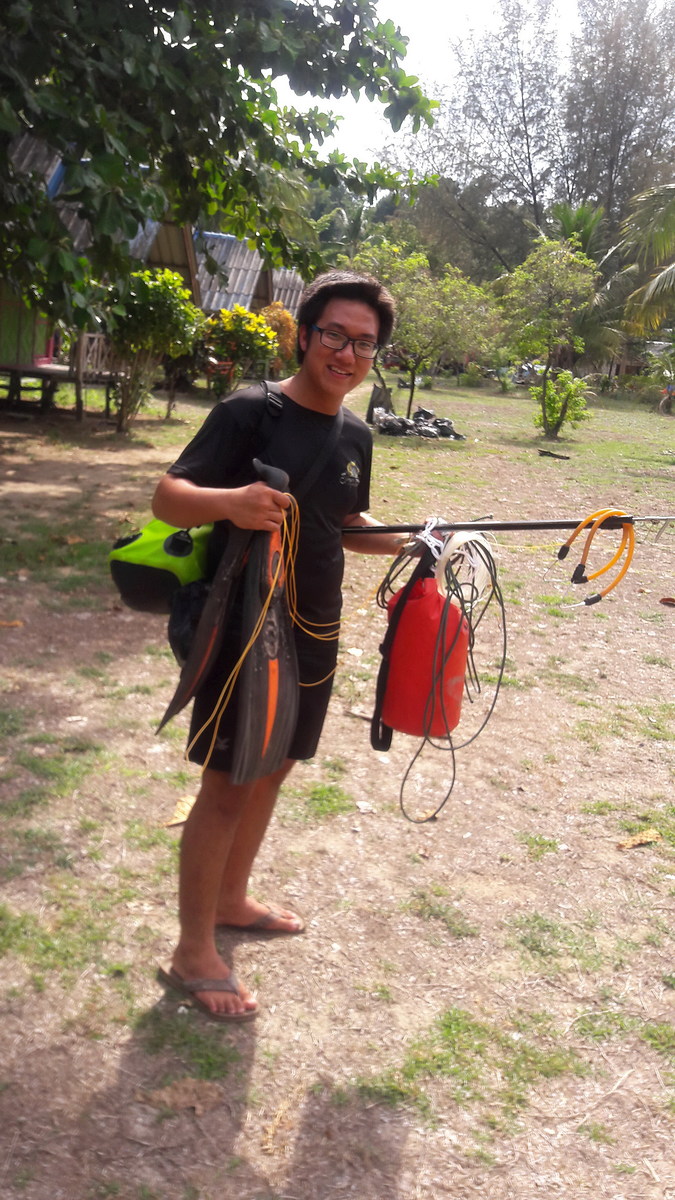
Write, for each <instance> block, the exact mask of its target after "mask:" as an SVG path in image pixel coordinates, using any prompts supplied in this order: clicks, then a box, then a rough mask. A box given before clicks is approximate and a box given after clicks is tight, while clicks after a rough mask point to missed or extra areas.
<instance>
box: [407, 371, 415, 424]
mask: <svg viewBox="0 0 675 1200" xmlns="http://www.w3.org/2000/svg"><path fill="white" fill-rule="evenodd" d="M416 379H417V366H416V365H414V366H412V367H411V368H410V392H409V394H408V411H407V413H406V416H407V418H408V420H410V414H411V412H412V405H413V396H414V395H415V381H416Z"/></svg>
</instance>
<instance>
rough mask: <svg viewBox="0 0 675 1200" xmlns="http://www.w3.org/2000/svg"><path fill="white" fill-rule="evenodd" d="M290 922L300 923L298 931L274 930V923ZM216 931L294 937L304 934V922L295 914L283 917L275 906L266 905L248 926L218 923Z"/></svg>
mask: <svg viewBox="0 0 675 1200" xmlns="http://www.w3.org/2000/svg"><path fill="white" fill-rule="evenodd" d="M288 911H290V910H288ZM279 920H281V921H290V920H295V921H299V922H300V928H299V929H275V928H274V923H275V921H279ZM216 929H234V930H236V932H237V933H269V934H272V935H273V936H274V935H275V934H276V936H277V937H284V936H285V937H295V936H297V934H299V933H304V932H305V922H304V921H303V919H302V917H299V916H297V914H296V913H294V914H293V916H292V917H286V916H284V913H283V912H282V910H281V909H280V908H278V907H277V905H275V904H270V905H268V908H267V912H264V913H262V914H261V916H259V917H257V918H256V920H255V921H251V922H250V924H249V925H232V924H230V922H229V921H219V922H218V924H217V925H216Z"/></svg>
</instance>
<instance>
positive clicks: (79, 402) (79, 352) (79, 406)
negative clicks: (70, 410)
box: [75, 333, 86, 421]
mask: <svg viewBox="0 0 675 1200" xmlns="http://www.w3.org/2000/svg"><path fill="white" fill-rule="evenodd" d="M85 348H86V340H85V336H84V334H83V333H81V334H80V336H79V338H78V339H77V341H76V343H75V420H76V421H82V420H83V418H84V386H83V382H82V381H83V377H84V355H85Z"/></svg>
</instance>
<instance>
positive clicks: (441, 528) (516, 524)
mask: <svg viewBox="0 0 675 1200" xmlns="http://www.w3.org/2000/svg"><path fill="white" fill-rule="evenodd" d="M638 521H653V522H654V523H655V524H656V523H658V522H659V521H675V515H673V516H667V517H630V516H626V517H606V518H605V520H604V521H603V522H602V525H601V526H600V528H601V529H621V528H622V526H623V525H634V524H636V522H638ZM580 524H581V521H487V520H482V521H453V522H452V524H450V523H448V524H447V525H445V524H444V525H434V531H438V532H439V533H464V532H466V531H469V532H473V533H490V532H493V533H519V532H522V531H523V530H527V529H576V528H577V526H578V525H580ZM588 524H589V525H590V524H592V522H589V523H588ZM423 529H426V524H424V525H348V526H347V527H346V528H344V529H343V530H342V533H343V535H346V534H349V533H421V531H422V530H423Z"/></svg>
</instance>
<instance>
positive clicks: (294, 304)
mask: <svg viewBox="0 0 675 1200" xmlns="http://www.w3.org/2000/svg"><path fill="white" fill-rule="evenodd" d="M199 240H200V239H198V238H196V241H197V244H199ZM201 240H203V243H204V247H205V250H206V251H207V252H208V254H209V255H210V256H211V258H212V259H214V261H215V262H216V263H217V264H218V274H215V275H210V274H209V272H208V271H207V269H206V255H205V254H204V253H203V252H201V253H200V252H199V251H198V252H197V262H198V268H197V282H198V285H199V290H200V293H201V307H202V308H203V309H204V312H206V313H209V314H210V313H216V312H219V311H220V309H221V308H232V306H233V305H234V304H240V305H241V306H242V307H243V308H249V309H251V311H252V312H259V311H260V309H261V308H265V307H266V305H268V304H271V303H272V301H273V300H279V301H280V302H281V303H282V304H283V306H284V308H287V309H288V310H289V312H291V313H292V314H293V316H295V314H296V313H297V311H298V306H299V303H300V296H301V293H302V290H303V287H304V283H303V281H302V278H301V277H300V275H298V272H297V271H294V270H290V269H288V268H285V267H281V268H276V267H275V268H271V267H265V266H264V265H263V259H262V256H261V255H260V253H259V252H258V251H257V250H251V249H250V247H249V246H248V245H247V243H246V242H240V241H239V240H238V239H237V238H235V237H233V236H232V234H229V233H205V234H203V237H202V239H201Z"/></svg>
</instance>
